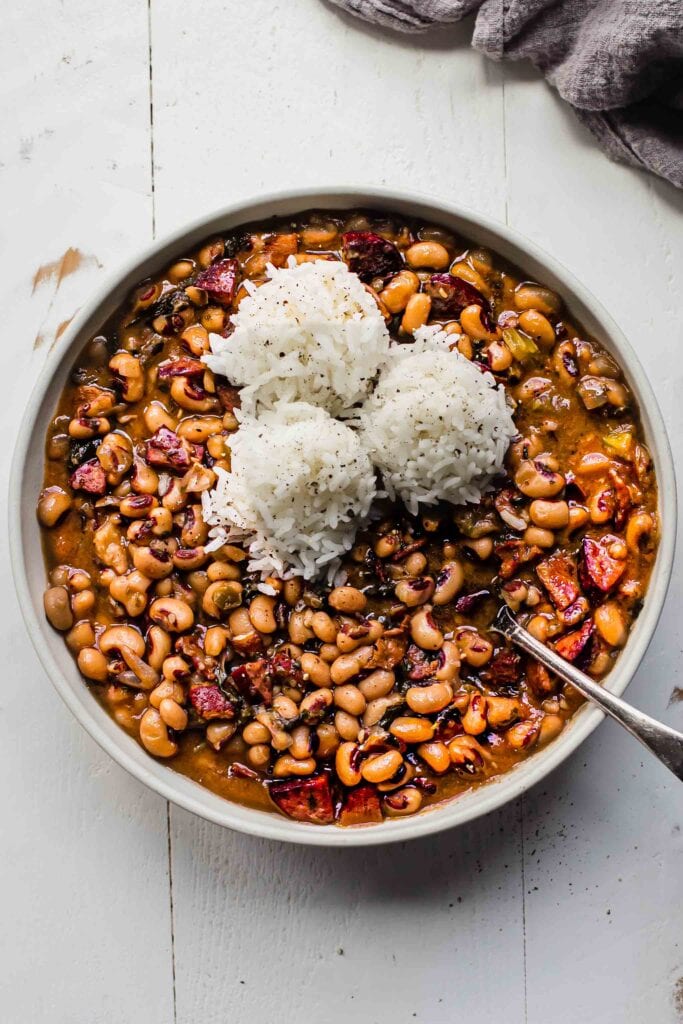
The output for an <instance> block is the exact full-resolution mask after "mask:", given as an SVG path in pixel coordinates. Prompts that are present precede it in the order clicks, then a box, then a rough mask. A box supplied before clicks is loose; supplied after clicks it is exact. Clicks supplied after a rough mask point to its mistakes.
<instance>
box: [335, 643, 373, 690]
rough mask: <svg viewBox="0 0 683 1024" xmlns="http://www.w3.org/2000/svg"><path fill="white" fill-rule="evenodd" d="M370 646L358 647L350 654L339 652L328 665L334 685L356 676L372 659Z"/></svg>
mask: <svg viewBox="0 0 683 1024" xmlns="http://www.w3.org/2000/svg"><path fill="white" fill-rule="evenodd" d="M372 655H373V651H372V647H359V648H358V650H356V651H353V652H352V653H351V654H340V656H339V657H338V658H337V659H336V660H335V661H333V662H332V664H331V666H330V676H331V678H332V682H333V683H334V684H335V685H336V686H341V684H342V683H346V682H348V681H349V679H352V678H353V677H354V676H357V675H358V674H359V672H361V671H362V670H363V669H364V668H365V666H366V665H367V663H368V662H369V661H370V660H371V659H372Z"/></svg>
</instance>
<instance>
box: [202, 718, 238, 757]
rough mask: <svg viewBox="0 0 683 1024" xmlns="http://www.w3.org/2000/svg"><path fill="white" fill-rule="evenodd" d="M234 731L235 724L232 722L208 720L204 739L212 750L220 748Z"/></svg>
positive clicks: (235, 729)
mask: <svg viewBox="0 0 683 1024" xmlns="http://www.w3.org/2000/svg"><path fill="white" fill-rule="evenodd" d="M236 732H237V726H236V725H235V723H234V722H209V724H208V725H207V727H206V739H207V742H208V743H210V744H211V746H212V747H213V749H214V750H220V749H221V747H223V746H225V744H226V743H227V742H228V741H229V740H231V739H232V738H233V736H234V735H235V733H236Z"/></svg>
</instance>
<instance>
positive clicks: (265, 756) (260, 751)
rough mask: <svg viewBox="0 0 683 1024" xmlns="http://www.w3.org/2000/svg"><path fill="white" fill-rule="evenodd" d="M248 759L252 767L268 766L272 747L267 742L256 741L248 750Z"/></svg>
mask: <svg viewBox="0 0 683 1024" xmlns="http://www.w3.org/2000/svg"><path fill="white" fill-rule="evenodd" d="M247 761H248V762H249V764H250V765H251V767H252V768H267V766H268V765H269V764H270V747H269V746H268V744H266V743H256V744H254V746H253V747H249V750H248V751H247Z"/></svg>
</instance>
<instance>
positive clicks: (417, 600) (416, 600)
mask: <svg viewBox="0 0 683 1024" xmlns="http://www.w3.org/2000/svg"><path fill="white" fill-rule="evenodd" d="M394 593H395V594H396V599H397V600H398V601H400V602H401V603H402V604H404V605H406V607H408V608H416V607H417V606H418V605H421V604H425V603H426V602H427V601H429V600H430V599H431V597H432V594H433V593H434V580H433V579H432V578H431V576H418V577H417V579H407V580H399V582H398V583H397V584H396V587H395V588H394Z"/></svg>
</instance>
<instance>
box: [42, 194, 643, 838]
mask: <svg viewBox="0 0 683 1024" xmlns="http://www.w3.org/2000/svg"><path fill="white" fill-rule="evenodd" d="M290 258H293V259H294V260H296V261H297V262H304V261H309V260H317V259H343V260H345V261H346V262H347V263H348V265H349V267H350V269H351V270H352V271H353V272H355V273H356V274H358V276H359V277H360V279H361V281H362V282H363V283H364V284H365V285H366V286H367V288H368V289H370V290H371V293H372V294H373V295H374V297H375V299H376V301H377V304H378V306H379V309H380V311H381V312H382V314H383V316H384V318H385V320H386V323H387V325H388V327H389V329H390V331H391V333H392V335H393V336H394V337H395V338H396V339H398V340H400V341H402V342H405V343H408V344H409V343H410V340H411V336H412V333H413V332H414V331H415V330H416V329H417V328H418V327H420V326H422V325H424V324H432V323H438V324H441V325H443V327H444V329H445V330H446V331H447V332H448V333H449V334H451V335H452V339H453V346H454V347H457V349H458V350H459V352H460V353H462V354H463V355H464V356H465V357H466V358H467V359H469V360H473V361H475V362H476V363H477V364H479V365H480V366H481V367H482V368H485V369H488V370H490V371H491V372H492V373H493V375H494V376H495V378H496V380H497V381H499V382H501V383H502V384H504V386H505V389H506V392H507V394H508V396H509V399H510V400H511V401H512V402H513V403H514V406H515V412H514V419H515V424H516V427H517V430H518V436H517V438H516V439H515V440H514V441H513V442H512V444H511V446H510V448H509V451H508V454H507V458H506V468H505V473H504V475H501V476H500V477H499V478H498V479H497V480H496V482H495V486H494V488H493V489H492V490H491V492H490V493H489V494H488V495H487V496H486V498H485V499H484V500H483V501H482V502H481V503H480V504H479V505H476V506H475V505H462V506H435V507H433V508H430V509H429V510H428V511H425V512H423V513H422V514H421V515H418V516H413V515H409V514H408V513H407V512H406V510H405V509H404V508H402V507H400V506H395V505H389V504H386V505H384V506H383V507H382V508H381V509H380V510H379V511H378V517H377V518H376V520H375V521H374V524H373V526H372V527H371V528H370V529H369V530H368V531H367V532H365V533H362V534H359V535H358V537H357V539H356V543H355V546H354V547H353V549H352V550H351V551H350V552H349V554H348V556H347V558H346V559H345V562H344V569H345V572H346V578H345V580H344V581H343V582H342V583H341V584H340V585H337V586H327V585H324V584H321V583H318V582H316V583H309V582H304V581H303V580H302V579H300V578H291V579H277V578H270V579H268V580H267V581H266V584H267V585H266V586H265V587H263V585H262V581H261V580H260V578H259V577H257V576H253V575H251V574H250V573H249V572H248V571H247V569H246V554H245V552H244V550H242V549H241V548H239V547H236V546H233V545H229V544H226V545H224V546H222V547H221V548H219V549H218V550H214V551H211V552H210V553H207V552H206V551H205V545H206V543H207V537H208V527H207V525H206V523H205V522H204V520H203V518H202V504H201V496H202V493H203V492H204V491H206V490H207V489H210V488H211V487H212V486H213V484H214V482H215V479H216V473H215V470H216V467H221V468H223V469H225V470H226V471H229V469H230V438H231V434H232V433H233V432H234V431H235V430H237V428H238V419H237V417H236V415H235V410H236V408H237V406H238V404H239V394H238V391H237V389H236V388H235V387H232V386H231V385H230V383H229V382H228V381H227V380H225V379H224V378H220V377H218V376H215V375H214V374H213V373H212V372H211V371H210V370H209V369H208V368H207V367H206V366H205V365H204V363H203V362H202V356H203V355H205V354H206V352H207V351H208V350H209V334H210V333H212V332H217V333H223V334H228V333H229V330H230V325H229V318H230V315H231V312H234V311H235V309H236V308H237V306H238V305H239V303H240V302H241V301H242V299H243V298H244V296H245V295H246V294H247V291H246V289H245V282H248V281H251V282H254V283H255V284H257V285H258V284H259V283H261V282H263V281H264V280H265V277H266V267H267V264H269V263H272V264H273V265H275V266H276V267H282V266H285V265H287V261H288V260H289V259H290ZM37 512H38V518H39V521H40V523H41V526H42V528H43V530H42V532H43V542H44V552H45V560H46V566H47V574H48V578H49V582H48V586H47V589H46V591H45V596H44V603H45V613H46V615H47V618H48V619H49V621H50V623H51V624H52V626H53V627H54V628H55V629H56V630H59V631H61V632H62V633H63V635H64V639H65V642H66V644H67V645H68V647H69V649H70V651H71V652H72V654H73V656H74V658H75V659H76V661H77V663H78V667H79V670H80V672H81V673H82V675H83V677H84V679H85V680H86V682H87V685H88V686H89V687H90V689H91V692H92V693H93V695H94V696H95V698H96V699H97V700H98V701H99V702H100V703H101V705H102V706H103V707H104V708H105V709H106V710H107V712H108V713H109V714H110V715H111V716H112V717H113V718H114V720H115V721H116V722H117V723H118V724H119V725H120V726H121V728H123V729H125V730H126V732H128V733H129V734H130V735H131V736H133V737H135V738H136V740H138V741H139V742H140V743H141V744H142V746H143V747H144V748H145V749H146V750H147V751H148V752H149V753H150V754H151V755H152V756H153V757H156V758H162V759H165V760H166V761H167V763H168V764H169V765H170V766H172V767H173V768H174V769H175V770H177V771H179V772H182V773H183V774H184V775H187V776H189V777H190V778H192V779H194V780H195V781H196V782H198V783H199V784H201V785H203V786H206V787H208V788H209V789H211V790H212V791H214V792H215V793H217V794H219V795H221V796H223V797H225V798H227V799H230V800H235V801H238V802H240V803H242V804H246V805H249V806H252V807H257V808H261V809H264V810H271V811H274V812H276V813H283V814H285V815H288V816H289V817H291V818H294V819H296V820H299V821H304V822H313V823H317V824H333V823H336V824H338V825H341V826H352V825H359V824H366V823H375V822H377V823H378V822H381V821H382V820H383V818H384V817H385V816H389V817H395V816H400V815H410V814H414V813H415V812H417V811H419V810H420V808H424V807H426V806H428V805H431V804H434V803H435V802H438V801H443V800H444V799H447V798H452V797H455V796H457V795H458V794H460V793H462V792H464V791H465V790H469V789H470V788H471V787H473V786H476V785H479V784H481V783H482V782H485V781H486V780H487V779H490V778H492V777H494V776H497V775H500V774H501V773H503V772H506V771H508V770H509V769H511V768H513V767H514V766H515V765H516V764H518V763H519V762H520V761H522V760H524V759H525V758H527V757H529V756H530V755H533V752H534V751H535V750H538V749H539V748H541V747H543V746H544V745H546V744H547V743H549V742H551V741H552V740H553V739H554V738H555V737H557V736H558V735H559V734H560V733H561V731H562V729H563V728H564V727H565V725H566V723H567V721H568V719H569V718H570V717H571V715H572V714H573V713H574V712H575V710H576V709H577V707H578V706H579V704H580V698H579V696H578V694H577V693H576V692H575V691H573V690H571V688H566V689H565V688H564V687H563V686H562V684H561V683H560V681H559V680H557V679H556V678H554V677H553V676H552V675H550V674H549V673H548V672H547V671H546V670H545V669H544V668H543V667H542V666H540V665H539V664H538V663H537V662H535V661H533V660H532V659H529V658H526V657H524V656H522V655H520V654H519V653H518V652H517V651H515V650H514V649H513V648H512V647H510V646H509V645H508V644H507V643H506V642H505V641H504V640H503V639H502V638H501V637H500V636H498V635H497V634H494V633H493V632H491V631H490V628H489V627H490V624H491V621H492V619H493V616H494V614H495V611H496V609H497V607H498V605H499V604H500V602H501V601H505V602H507V604H508V605H509V606H510V607H511V609H512V610H513V611H514V612H515V613H516V614H517V615H518V617H519V618H520V621H521V622H522V623H523V624H525V625H526V626H527V628H528V629H529V630H530V631H531V632H532V633H533V634H534V636H536V637H538V638H539V639H541V640H542V641H543V642H545V643H547V644H548V645H550V646H551V647H552V648H553V649H554V650H556V651H557V652H558V653H560V654H561V655H562V656H563V657H564V658H566V659H568V660H569V661H572V662H575V663H576V664H577V665H579V666H580V667H582V668H583V669H584V670H585V671H587V672H588V673H590V675H592V676H593V677H595V678H598V679H600V678H603V677H604V676H605V675H606V674H607V673H608V672H609V671H610V668H611V667H612V665H613V664H614V662H615V659H616V658H617V657H618V655H619V651H620V650H621V648H622V647H623V646H624V644H625V643H626V642H627V639H628V635H629V630H630V629H631V626H632V623H633V621H634V619H635V617H636V616H637V615H638V611H639V609H640V607H641V603H642V601H643V598H644V596H645V592H646V588H647V584H648V579H649V575H650V571H651V567H652V563H653V561H654V557H655V553H656V546H657V534H658V515H657V491H656V482H655V479H654V473H653V467H652V462H651V458H650V455H649V452H648V450H647V447H646V446H645V444H644V441H643V433H642V429H641V425H640V422H639V418H638V411H637V409H636V407H635V404H634V401H633V398H632V396H631V394H630V391H629V388H628V384H627V382H625V381H624V379H623V375H622V373H621V370H620V368H619V366H618V365H617V363H616V362H615V360H614V358H613V357H612V356H611V355H610V354H608V352H607V351H606V350H605V349H604V348H602V347H601V345H600V343H599V341H597V340H595V339H594V338H591V337H589V336H588V335H587V334H586V332H585V331H584V330H583V329H582V328H581V326H580V324H578V323H576V322H575V321H574V320H573V319H572V317H571V311H569V310H567V309H565V307H564V306H563V302H562V298H561V296H559V295H557V294H556V293H555V292H553V291H552V290H550V289H549V288H548V287H545V286H544V285H543V284H542V283H537V282H534V281H529V280H526V279H525V277H524V274H523V273H521V272H520V271H518V270H517V269H516V268H514V267H512V266H509V265H508V264H506V263H505V262H504V261H503V260H502V259H500V258H499V257H498V256H496V254H494V253H492V252H490V251H487V250H485V249H482V248H480V247H478V246H477V245H476V244H474V243H471V242H469V241H467V240H465V239H462V238H458V237H455V236H454V235H453V234H452V233H451V232H449V231H447V230H445V229H442V228H440V227H438V226H434V225H432V224H424V223H420V222H415V221H410V220H408V219H405V218H402V217H400V216H398V215H396V216H388V215H386V214H379V213H372V212H366V211H358V212H352V213H349V212H339V213H330V212H328V211H324V212H307V213H304V214H302V215H300V216H299V217H296V218H294V219H288V220H287V221H273V222H270V223H266V224H261V225H248V226H246V227H244V228H243V229H240V230H236V231H235V230H233V231H231V232H229V233H227V234H225V235H224V236H222V237H216V238H212V239H210V240H209V241H207V242H206V243H205V244H204V245H202V246H201V247H200V248H199V249H198V250H197V251H195V252H187V253H186V252H182V253H179V254H178V258H177V260H176V261H175V262H174V263H173V264H172V265H170V266H168V267H167V269H166V270H165V271H164V272H163V273H162V274H160V275H159V276H157V277H154V278H152V279H149V280H146V281H143V282H141V283H140V285H139V287H138V288H137V289H136V290H135V292H134V294H133V295H132V296H131V297H130V300H129V301H128V302H127V303H126V304H125V306H124V308H122V309H121V310H120V311H119V312H118V313H117V315H116V316H115V317H114V318H112V320H111V321H110V322H109V323H107V324H106V325H105V327H104V328H103V331H102V333H101V334H100V335H98V336H97V337H93V338H92V339H91V340H90V341H89V343H88V344H87V346H86V347H85V349H84V350H83V352H82V353H81V355H80V357H79V358H78V360H77V363H76V365H75V366H74V367H73V370H72V373H71V376H70V379H69V382H68V384H67V386H66V387H65V389H64V391H63V393H62V395H61V397H60V399H59V405H58V408H57V410H56V413H55V416H54V418H53V420H52V423H51V426H50V430H49V435H48V437H47V441H46V460H45V479H44V489H43V491H42V492H41V495H40V498H39V501H38V509H37Z"/></svg>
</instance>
